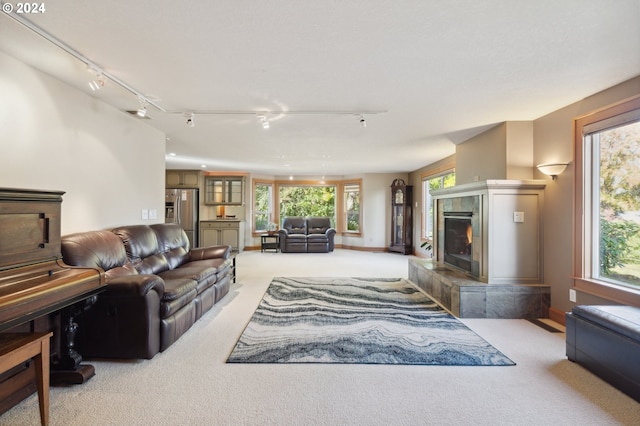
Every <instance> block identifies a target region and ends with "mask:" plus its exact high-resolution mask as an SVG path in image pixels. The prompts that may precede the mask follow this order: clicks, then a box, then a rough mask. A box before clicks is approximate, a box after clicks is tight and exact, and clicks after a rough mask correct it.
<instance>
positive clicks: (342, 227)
mask: <svg viewBox="0 0 640 426" xmlns="http://www.w3.org/2000/svg"><path fill="white" fill-rule="evenodd" d="M348 186H357V187H358V191H357V192H358V205H359V206H360V209H359V210H358V230H357V231H350V230H349V229H348V227H349V220H348V217H349V212H348V211H347V203H346V197H347V192H355V191H347V189H346V188H347V187H348ZM338 192H339V194H337V196H336V198H338V199H339V200H340V202H339V203H338V204H339V205H338V206H337V208H339V211H340V212H341V214H340V216H341V217H340V220H339V221H338V223H336V226H337V227H338V232H340V234H342V235H345V236H351V237H360V236H362V179H357V180H348V181H344V182H341V183H340V185H339V186H338Z"/></svg>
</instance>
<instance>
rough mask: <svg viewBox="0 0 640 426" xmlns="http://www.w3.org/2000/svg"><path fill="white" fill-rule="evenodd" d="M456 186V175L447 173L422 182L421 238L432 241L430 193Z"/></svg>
mask: <svg viewBox="0 0 640 426" xmlns="http://www.w3.org/2000/svg"><path fill="white" fill-rule="evenodd" d="M455 184H456V173H455V172H453V171H447V172H445V173H441V174H438V175H435V176H434V175H432V176H426V177H424V178H423V180H422V199H423V200H424V211H425V212H426V213H425V215H424V224H423V226H422V229H423V230H424V235H423V236H422V237H423V238H425V239H427V240H428V241H432V240H433V197H432V196H431V191H435V190H436V189H443V188H451V187H452V186H455Z"/></svg>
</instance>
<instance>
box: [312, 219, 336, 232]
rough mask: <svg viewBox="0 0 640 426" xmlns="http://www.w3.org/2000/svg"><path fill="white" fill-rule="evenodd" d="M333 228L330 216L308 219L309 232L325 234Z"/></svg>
mask: <svg viewBox="0 0 640 426" xmlns="http://www.w3.org/2000/svg"><path fill="white" fill-rule="evenodd" d="M329 228H331V220H330V219H329V218H328V217H310V218H308V219H307V233H309V234H324V233H325V232H327V230H328V229H329Z"/></svg>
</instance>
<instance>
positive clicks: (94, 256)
mask: <svg viewBox="0 0 640 426" xmlns="http://www.w3.org/2000/svg"><path fill="white" fill-rule="evenodd" d="M61 248H62V259H63V261H64V262H65V263H66V264H67V265H72V266H82V267H85V268H100V269H102V270H104V271H105V272H106V274H105V276H106V279H107V280H109V279H110V278H113V277H116V276H121V275H136V274H137V273H138V272H137V271H136V269H135V268H134V267H133V265H132V264H131V263H130V262H129V261H128V259H127V253H126V252H125V250H124V245H123V244H122V240H120V238H118V236H117V235H115V234H114V233H113V232H110V231H90V232H79V233H77V234H70V235H65V236H63V237H62V246H61Z"/></svg>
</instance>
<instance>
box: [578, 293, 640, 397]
mask: <svg viewBox="0 0 640 426" xmlns="http://www.w3.org/2000/svg"><path fill="white" fill-rule="evenodd" d="M566 327H567V341H566V345H567V358H568V359H569V360H570V361H574V362H576V363H578V364H580V365H581V366H583V367H584V368H586V369H587V370H589V371H591V372H592V373H594V374H596V375H597V376H599V377H600V378H601V379H603V380H605V381H607V382H609V383H610V384H611V385H613V386H615V387H616V388H618V389H620V390H621V391H622V392H624V393H626V394H627V395H629V396H630V397H632V398H634V399H635V400H636V401H639V402H640V363H639V361H640V308H636V307H633V306H597V305H583V306H575V307H574V308H573V309H572V311H571V312H567V314H566Z"/></svg>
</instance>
